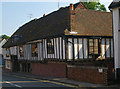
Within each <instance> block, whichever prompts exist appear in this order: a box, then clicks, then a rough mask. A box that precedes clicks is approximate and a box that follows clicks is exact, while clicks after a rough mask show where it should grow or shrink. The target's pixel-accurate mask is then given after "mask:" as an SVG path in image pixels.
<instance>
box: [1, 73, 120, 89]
mask: <svg viewBox="0 0 120 89" xmlns="http://www.w3.org/2000/svg"><path fill="white" fill-rule="evenodd" d="M4 74H8V75H15V76H22V77H27V78H34V79H42V80H49V81H52V82H58V83H64V84H70V85H73V86H76V87H79V88H80V87H91V88H98V87H105V88H113V89H115V88H119V89H120V84H114V85H101V84H93V83H87V82H81V81H76V80H70V79H67V78H55V77H44V76H38V75H33V74H31V73H23V72H10V71H3V75H4Z"/></svg>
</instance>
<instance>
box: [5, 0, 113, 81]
mask: <svg viewBox="0 0 120 89" xmlns="http://www.w3.org/2000/svg"><path fill="white" fill-rule="evenodd" d="M3 48H4V58H5V64H6V65H9V66H10V67H9V68H8V67H6V69H7V70H11V71H21V72H30V73H32V74H36V75H41V76H54V77H68V78H70V79H78V80H81V81H87V82H95V83H106V82H107V81H108V78H109V79H111V77H110V75H111V74H113V75H114V73H113V57H114V55H113V31H112V13H110V12H101V11H94V10H89V9H87V8H86V6H85V5H84V4H83V3H82V2H80V3H76V4H74V5H73V4H70V6H67V7H62V8H60V9H59V10H57V11H54V12H52V13H50V14H48V15H46V16H45V15H44V16H43V17H41V18H39V19H34V20H32V21H30V22H28V23H26V24H24V25H23V26H22V27H20V28H19V29H18V30H17V31H16V32H15V33H14V34H13V35H12V36H11V38H10V39H9V40H8V41H7V43H6V44H5V45H4V46H3ZM101 63H102V64H101ZM107 63H108V64H107ZM109 63H110V64H109ZM95 74H96V75H95ZM108 76H109V77H108ZM111 76H112V75H111ZM112 77H113V76H112Z"/></svg>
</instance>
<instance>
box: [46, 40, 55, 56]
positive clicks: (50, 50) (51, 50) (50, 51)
mask: <svg viewBox="0 0 120 89" xmlns="http://www.w3.org/2000/svg"><path fill="white" fill-rule="evenodd" d="M53 41H54V40H53V39H48V40H47V53H48V54H54V42H53Z"/></svg>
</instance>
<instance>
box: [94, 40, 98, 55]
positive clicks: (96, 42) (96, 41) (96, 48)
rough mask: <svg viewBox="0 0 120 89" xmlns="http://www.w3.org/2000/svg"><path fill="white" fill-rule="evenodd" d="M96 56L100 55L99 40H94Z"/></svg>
mask: <svg viewBox="0 0 120 89" xmlns="http://www.w3.org/2000/svg"><path fill="white" fill-rule="evenodd" d="M94 54H98V39H94Z"/></svg>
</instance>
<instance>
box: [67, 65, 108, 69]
mask: <svg viewBox="0 0 120 89" xmlns="http://www.w3.org/2000/svg"><path fill="white" fill-rule="evenodd" d="M67 67H73V68H86V69H88V68H89V69H108V68H107V67H96V66H76V65H67Z"/></svg>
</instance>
